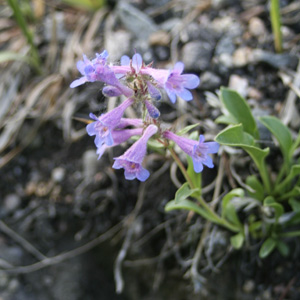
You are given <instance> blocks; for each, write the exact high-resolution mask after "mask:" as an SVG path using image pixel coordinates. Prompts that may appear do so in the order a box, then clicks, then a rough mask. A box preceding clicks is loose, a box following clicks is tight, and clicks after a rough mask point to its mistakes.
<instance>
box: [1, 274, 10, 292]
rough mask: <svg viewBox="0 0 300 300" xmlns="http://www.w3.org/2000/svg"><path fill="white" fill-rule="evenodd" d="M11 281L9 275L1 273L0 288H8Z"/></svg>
mask: <svg viewBox="0 0 300 300" xmlns="http://www.w3.org/2000/svg"><path fill="white" fill-rule="evenodd" d="M8 281H9V277H8V274H6V273H5V272H3V271H0V288H4V287H7V284H8Z"/></svg>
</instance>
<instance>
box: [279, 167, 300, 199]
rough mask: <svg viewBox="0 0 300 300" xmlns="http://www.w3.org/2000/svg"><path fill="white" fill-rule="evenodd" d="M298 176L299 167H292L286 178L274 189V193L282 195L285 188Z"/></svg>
mask: <svg viewBox="0 0 300 300" xmlns="http://www.w3.org/2000/svg"><path fill="white" fill-rule="evenodd" d="M299 174H300V165H293V166H292V168H291V171H290V173H289V174H288V176H287V177H286V178H285V179H284V180H283V181H282V182H281V183H279V184H278V185H277V186H276V187H275V193H279V194H282V193H283V192H284V189H285V188H286V186H287V185H288V184H289V183H290V182H291V181H292V180H293V179H294V178H295V177H296V176H297V175H299Z"/></svg>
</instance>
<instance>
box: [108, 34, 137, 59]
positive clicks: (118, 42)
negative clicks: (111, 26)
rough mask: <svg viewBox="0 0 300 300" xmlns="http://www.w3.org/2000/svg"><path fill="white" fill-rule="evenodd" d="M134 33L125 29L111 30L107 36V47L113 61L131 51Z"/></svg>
mask: <svg viewBox="0 0 300 300" xmlns="http://www.w3.org/2000/svg"><path fill="white" fill-rule="evenodd" d="M131 40H132V34H131V33H130V32H128V31H125V30H118V31H114V32H111V33H110V34H108V35H107V36H106V38H105V49H106V50H107V51H108V53H109V58H110V60H112V61H115V60H120V58H121V57H122V56H123V55H124V54H126V53H131V52H132V50H133V49H131Z"/></svg>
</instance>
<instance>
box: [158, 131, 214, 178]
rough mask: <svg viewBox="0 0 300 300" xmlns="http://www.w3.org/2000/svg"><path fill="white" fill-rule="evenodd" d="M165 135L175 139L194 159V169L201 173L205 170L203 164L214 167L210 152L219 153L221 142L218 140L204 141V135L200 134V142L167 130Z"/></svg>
mask: <svg viewBox="0 0 300 300" xmlns="http://www.w3.org/2000/svg"><path fill="white" fill-rule="evenodd" d="M163 136H164V137H165V138H167V139H169V140H172V141H174V142H175V143H176V144H177V145H178V146H179V147H180V148H181V149H182V150H183V151H184V152H185V153H186V154H188V155H189V156H190V157H191V158H192V159H193V164H194V170H195V172H196V173H200V172H202V170H203V165H205V166H207V167H209V168H213V167H214V164H213V161H212V158H211V157H210V156H209V155H208V154H210V153H217V152H218V150H219V144H218V143H217V142H206V143H204V136H203V135H200V137H199V142H197V141H195V140H191V139H188V138H185V137H182V136H178V135H176V134H175V133H173V132H171V131H169V130H167V131H165V132H164V133H163Z"/></svg>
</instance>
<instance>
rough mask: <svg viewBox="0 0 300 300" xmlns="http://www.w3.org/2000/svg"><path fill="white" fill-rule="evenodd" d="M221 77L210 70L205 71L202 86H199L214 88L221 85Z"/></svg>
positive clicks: (201, 79) (201, 81)
mask: <svg viewBox="0 0 300 300" xmlns="http://www.w3.org/2000/svg"><path fill="white" fill-rule="evenodd" d="M220 85H221V78H220V77H219V76H218V75H216V74H214V73H212V72H209V71H206V72H204V73H203V74H202V75H201V76H200V86H199V88H200V89H202V90H214V89H217V88H218V87H220Z"/></svg>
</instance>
